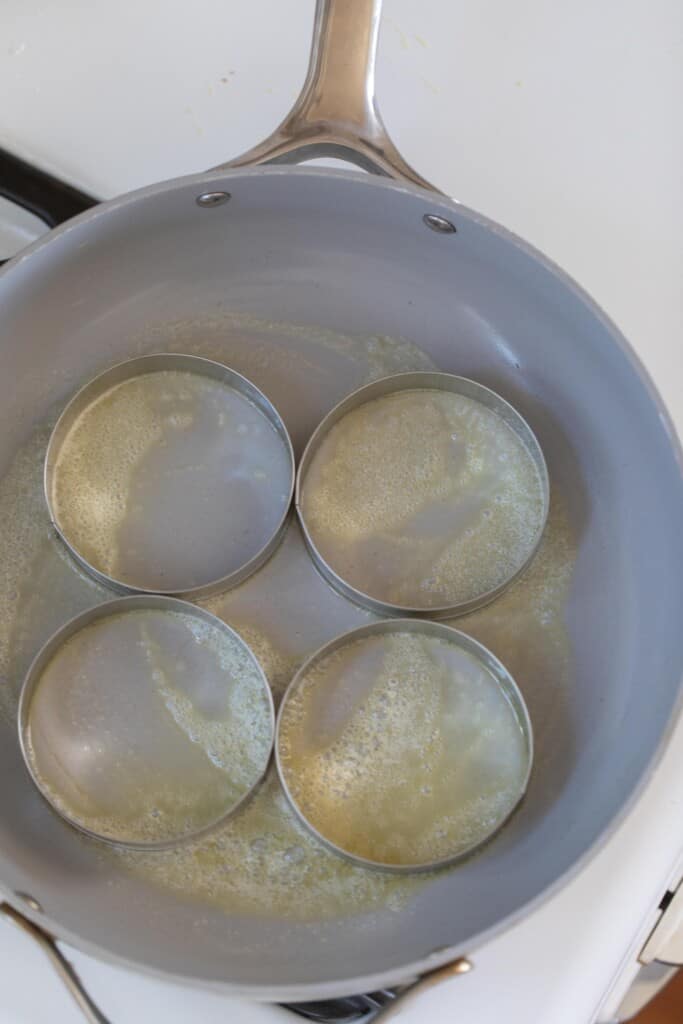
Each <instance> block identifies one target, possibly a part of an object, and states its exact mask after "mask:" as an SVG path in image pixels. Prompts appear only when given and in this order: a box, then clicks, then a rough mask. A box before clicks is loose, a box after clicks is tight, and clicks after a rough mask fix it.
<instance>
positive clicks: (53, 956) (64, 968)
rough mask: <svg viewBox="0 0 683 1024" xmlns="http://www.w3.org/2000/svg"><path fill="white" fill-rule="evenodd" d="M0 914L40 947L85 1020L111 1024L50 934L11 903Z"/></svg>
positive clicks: (91, 1022)
mask: <svg viewBox="0 0 683 1024" xmlns="http://www.w3.org/2000/svg"><path fill="white" fill-rule="evenodd" d="M0 913H2V914H4V915H5V916H6V917H8V918H9V919H10V921H13V922H14V924H16V925H18V926H19V928H21V929H22V930H23V931H24V932H26V934H27V935H28V936H29V937H30V938H32V939H33V941H34V942H36V943H37V944H38V945H39V946H40V948H41V949H42V950H43V952H44V953H45V954H46V956H47V957H49V959H50V963H51V964H52V966H53V967H54V969H55V971H56V972H57V974H58V975H59V977H60V978H61V979H62V981H63V982H64V984H65V986H66V987H67V988H68V990H69V992H70V993H71V995H72V996H73V998H74V1001H75V1002H76V1005H77V1006H78V1008H79V1010H81V1012H82V1013H83V1016H84V1017H85V1019H86V1020H87V1021H89V1024H109V1018H108V1017H105V1016H104V1014H103V1013H102V1012H101V1011H100V1010H99V1009H98V1008H97V1006H96V1005H95V1003H94V1002H93V1001H92V999H91V998H90V996H89V995H88V993H87V992H86V990H85V989H84V988H83V982H82V981H81V979H80V978H79V977H78V975H77V974H76V971H75V970H74V969H73V967H72V966H71V964H70V963H69V961H68V960H67V959H66V957H65V956H64V955H63V953H62V952H61V950H60V949H59V947H58V946H57V943H56V942H55V940H54V939H53V937H52V936H51V935H50V934H49V933H48V932H46V931H43V929H42V928H40V927H39V926H38V925H37V924H34V923H33V921H29V920H28V918H26V917H24V916H23V914H20V913H19V911H18V910H15V909H14V907H12V906H10V904H9V903H0Z"/></svg>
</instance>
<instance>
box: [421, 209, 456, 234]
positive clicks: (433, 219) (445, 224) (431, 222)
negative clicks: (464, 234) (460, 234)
mask: <svg viewBox="0 0 683 1024" xmlns="http://www.w3.org/2000/svg"><path fill="white" fill-rule="evenodd" d="M422 220H423V221H424V223H425V224H426V225H427V227H428V228H431V229H432V231H438V232H439V234H440V235H454V234H455V232H456V231H457V230H458V229H457V228H456V226H455V224H453V222H452V221H450V220H446V218H445V217H440V216H439V215H438V213H425V215H424V217H423V218H422Z"/></svg>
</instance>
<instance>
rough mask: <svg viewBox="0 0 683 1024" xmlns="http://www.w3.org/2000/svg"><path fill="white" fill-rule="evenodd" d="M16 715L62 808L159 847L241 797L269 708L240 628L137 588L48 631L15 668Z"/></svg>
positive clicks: (215, 820)
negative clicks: (26, 664) (22, 673)
mask: <svg viewBox="0 0 683 1024" xmlns="http://www.w3.org/2000/svg"><path fill="white" fill-rule="evenodd" d="M18 729H19V743H20V747H21V752H22V755H23V758H24V761H25V764H26V767H27V769H28V772H29V774H30V776H31V778H32V780H33V782H34V783H35V785H36V787H37V789H38V790H39V792H40V793H41V795H42V796H43V797H44V799H45V800H46V801H47V802H48V803H49V804H50V806H51V807H52V808H53V809H54V810H55V811H56V812H57V813H58V814H59V815H60V817H62V818H63V819H64V820H65V821H67V822H68V823H69V824H70V825H72V826H73V827H74V828H76V829H78V830H79V831H81V832H83V833H85V834H86V835H88V836H90V837H92V838H94V839H98V840H100V841H102V842H105V843H109V844H112V845H116V846H124V847H128V848H131V849H144V850H162V849H167V848H169V847H172V846H175V845H177V844H179V843H184V842H187V841H190V840H192V839H196V838H197V837H198V836H201V835H203V834H205V833H206V832H208V831H210V830H211V829H213V828H215V827H216V826H217V825H219V824H221V823H222V822H224V821H225V820H226V819H227V818H229V817H231V816H232V815H233V814H235V812H236V811H237V810H238V809H239V808H240V807H241V806H242V805H243V804H244V803H245V802H246V801H247V800H248V799H249V798H250V796H251V795H252V794H253V792H254V791H255V789H256V788H257V787H258V785H259V784H260V782H261V780H262V779H263V777H264V775H265V773H266V770H267V768H268V764H269V761H270V755H271V753H272V746H273V737H274V732H275V710H274V705H273V698H272V695H271V691H270V687H269V685H268V681H267V679H266V677H265V675H264V673H263V670H262V668H261V666H260V664H259V662H258V661H257V659H256V657H255V656H254V654H253V653H252V651H251V649H250V648H249V647H248V645H247V644H246V643H245V641H244V640H243V639H242V638H241V637H240V636H239V634H238V633H236V632H235V631H234V630H233V629H232V628H231V627H230V626H228V625H227V624H226V623H225V622H223V621H222V620H221V619H218V618H216V616H214V615H211V614H210V613H209V612H207V611H205V610H204V609H203V608H199V607H197V606H196V605H193V604H190V603H188V602H186V601H180V600H178V599H176V598H170V597H161V596H156V595H146V594H145V595H135V596H132V597H122V598H117V599H116V600H113V601H108V602H106V603H104V604H100V605H97V606H95V607H94V608H91V609H89V610H88V611H86V612H83V613H82V614H80V615H78V616H76V617H75V618H74V619H72V620H71V621H70V622H67V623H66V624H65V625H64V626H62V627H61V628H60V629H59V630H57V632H56V633H54V634H53V635H52V636H51V637H50V639H49V640H48V641H47V642H46V643H45V644H44V646H43V647H42V648H41V650H40V651H39V653H38V654H37V656H36V657H35V659H34V661H33V663H32V664H31V666H30V668H29V670H28V673H27V675H26V677H25V679H24V682H23V685H22V689H21V693H20V698H19V709H18ZM117 783H119V785H120V788H119V790H117Z"/></svg>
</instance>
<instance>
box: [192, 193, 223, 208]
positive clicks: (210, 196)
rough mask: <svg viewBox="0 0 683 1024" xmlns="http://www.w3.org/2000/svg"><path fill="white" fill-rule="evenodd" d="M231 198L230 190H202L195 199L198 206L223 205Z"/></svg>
mask: <svg viewBox="0 0 683 1024" xmlns="http://www.w3.org/2000/svg"><path fill="white" fill-rule="evenodd" d="M229 198H230V193H229V192H202V194H201V195H200V196H197V199H196V200H195V201H196V203H197V206H222V205H223V203H227V201H228V199H229Z"/></svg>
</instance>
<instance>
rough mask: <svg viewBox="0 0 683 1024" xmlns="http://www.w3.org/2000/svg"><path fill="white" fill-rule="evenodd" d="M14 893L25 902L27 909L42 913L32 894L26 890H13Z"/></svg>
mask: <svg viewBox="0 0 683 1024" xmlns="http://www.w3.org/2000/svg"><path fill="white" fill-rule="evenodd" d="M14 895H15V896H16V897H17V899H18V900H21V902H22V903H25V904H26V906H27V907H28V908H29V910H35V911H36V913H40V914H42V912H43V908H42V907H41V905H40V903H39V902H38V900H36V899H34V898H33V896H29V894H28V893H27V892H15V893H14Z"/></svg>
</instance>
